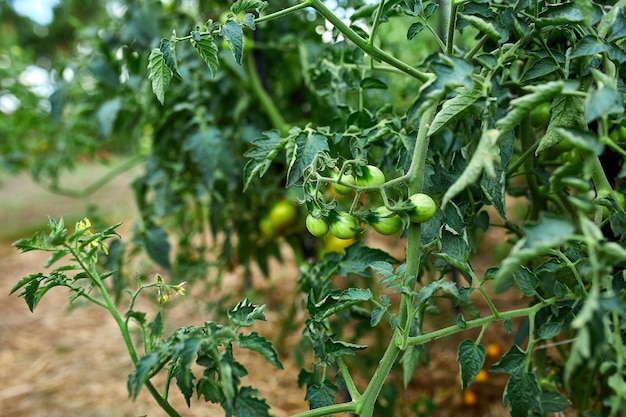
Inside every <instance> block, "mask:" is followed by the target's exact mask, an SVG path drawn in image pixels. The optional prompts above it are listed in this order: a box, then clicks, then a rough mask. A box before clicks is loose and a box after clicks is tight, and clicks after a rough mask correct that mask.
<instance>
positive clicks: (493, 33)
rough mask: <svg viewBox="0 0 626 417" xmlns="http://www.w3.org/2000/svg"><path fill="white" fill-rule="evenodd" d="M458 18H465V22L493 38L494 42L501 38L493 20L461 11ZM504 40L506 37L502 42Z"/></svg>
mask: <svg viewBox="0 0 626 417" xmlns="http://www.w3.org/2000/svg"><path fill="white" fill-rule="evenodd" d="M459 18H461V19H463V20H465V21H466V22H467V23H469V24H470V25H472V26H474V27H475V28H476V29H478V30H479V31H480V32H482V33H484V34H485V35H487V36H489V37H490V38H491V39H493V40H494V41H496V42H497V41H499V40H500V39H502V38H503V36H502V34H501V33H500V32H498V28H497V27H496V25H495V22H494V21H493V20H489V19H485V18H482V17H478V16H475V15H468V14H463V13H459ZM504 37H505V38H508V36H504ZM506 40H507V39H504V40H503V43H504V42H506Z"/></svg>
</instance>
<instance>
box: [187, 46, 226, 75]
mask: <svg viewBox="0 0 626 417" xmlns="http://www.w3.org/2000/svg"><path fill="white" fill-rule="evenodd" d="M191 44H192V45H193V47H194V48H196V51H197V52H198V54H199V55H200V57H201V58H202V60H203V61H204V62H205V63H206V64H207V65H208V67H209V71H211V75H212V76H213V77H215V74H217V69H218V67H219V58H218V56H217V52H218V49H217V46H216V45H215V41H214V39H213V37H212V36H208V37H203V38H200V39H198V40H194V39H191Z"/></svg>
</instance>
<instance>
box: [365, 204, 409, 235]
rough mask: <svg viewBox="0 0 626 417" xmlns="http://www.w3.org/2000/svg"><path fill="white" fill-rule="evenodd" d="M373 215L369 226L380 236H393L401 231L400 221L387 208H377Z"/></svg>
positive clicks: (398, 217)
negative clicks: (374, 215) (373, 217)
mask: <svg viewBox="0 0 626 417" xmlns="http://www.w3.org/2000/svg"><path fill="white" fill-rule="evenodd" d="M374 213H375V214H376V217H375V219H374V220H373V221H372V222H371V225H372V227H373V228H374V230H376V231H377V232H378V233H380V234H381V235H395V234H396V233H398V232H399V231H400V230H402V219H401V218H400V216H398V215H397V214H394V212H393V211H391V210H389V209H388V208H387V207H384V206H382V207H378V208H377V209H376V210H374Z"/></svg>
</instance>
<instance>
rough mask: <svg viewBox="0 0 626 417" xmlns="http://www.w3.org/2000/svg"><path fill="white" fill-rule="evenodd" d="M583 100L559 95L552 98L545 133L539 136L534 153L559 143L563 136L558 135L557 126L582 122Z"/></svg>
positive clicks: (579, 124) (580, 124)
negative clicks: (539, 139) (541, 136)
mask: <svg viewBox="0 0 626 417" xmlns="http://www.w3.org/2000/svg"><path fill="white" fill-rule="evenodd" d="M584 108H585V107H584V102H583V100H582V99H581V98H580V97H574V96H559V97H557V98H555V99H554V102H553V103H552V107H551V109H550V111H551V116H550V123H549V124H548V128H547V129H546V134H545V135H544V136H543V138H541V141H540V142H539V146H538V147H537V150H536V151H535V155H539V153H540V152H542V151H544V150H545V149H548V148H549V147H551V146H553V145H556V144H557V143H559V142H560V141H561V140H562V139H563V137H562V136H561V135H559V133H558V128H559V127H580V126H582V124H583V123H584V122H583V114H584Z"/></svg>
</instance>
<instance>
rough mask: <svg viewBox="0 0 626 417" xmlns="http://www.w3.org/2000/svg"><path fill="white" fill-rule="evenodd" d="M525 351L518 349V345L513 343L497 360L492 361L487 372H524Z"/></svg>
mask: <svg viewBox="0 0 626 417" xmlns="http://www.w3.org/2000/svg"><path fill="white" fill-rule="evenodd" d="M526 356H527V355H526V352H524V351H523V350H522V349H520V347H519V346H517V345H513V346H511V348H510V349H509V350H508V352H506V353H505V354H504V355H503V356H502V357H501V358H500V360H499V361H498V362H496V363H494V364H493V365H492V366H491V368H489V372H496V373H504V374H511V375H513V374H521V373H523V372H524V369H525V366H526Z"/></svg>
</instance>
